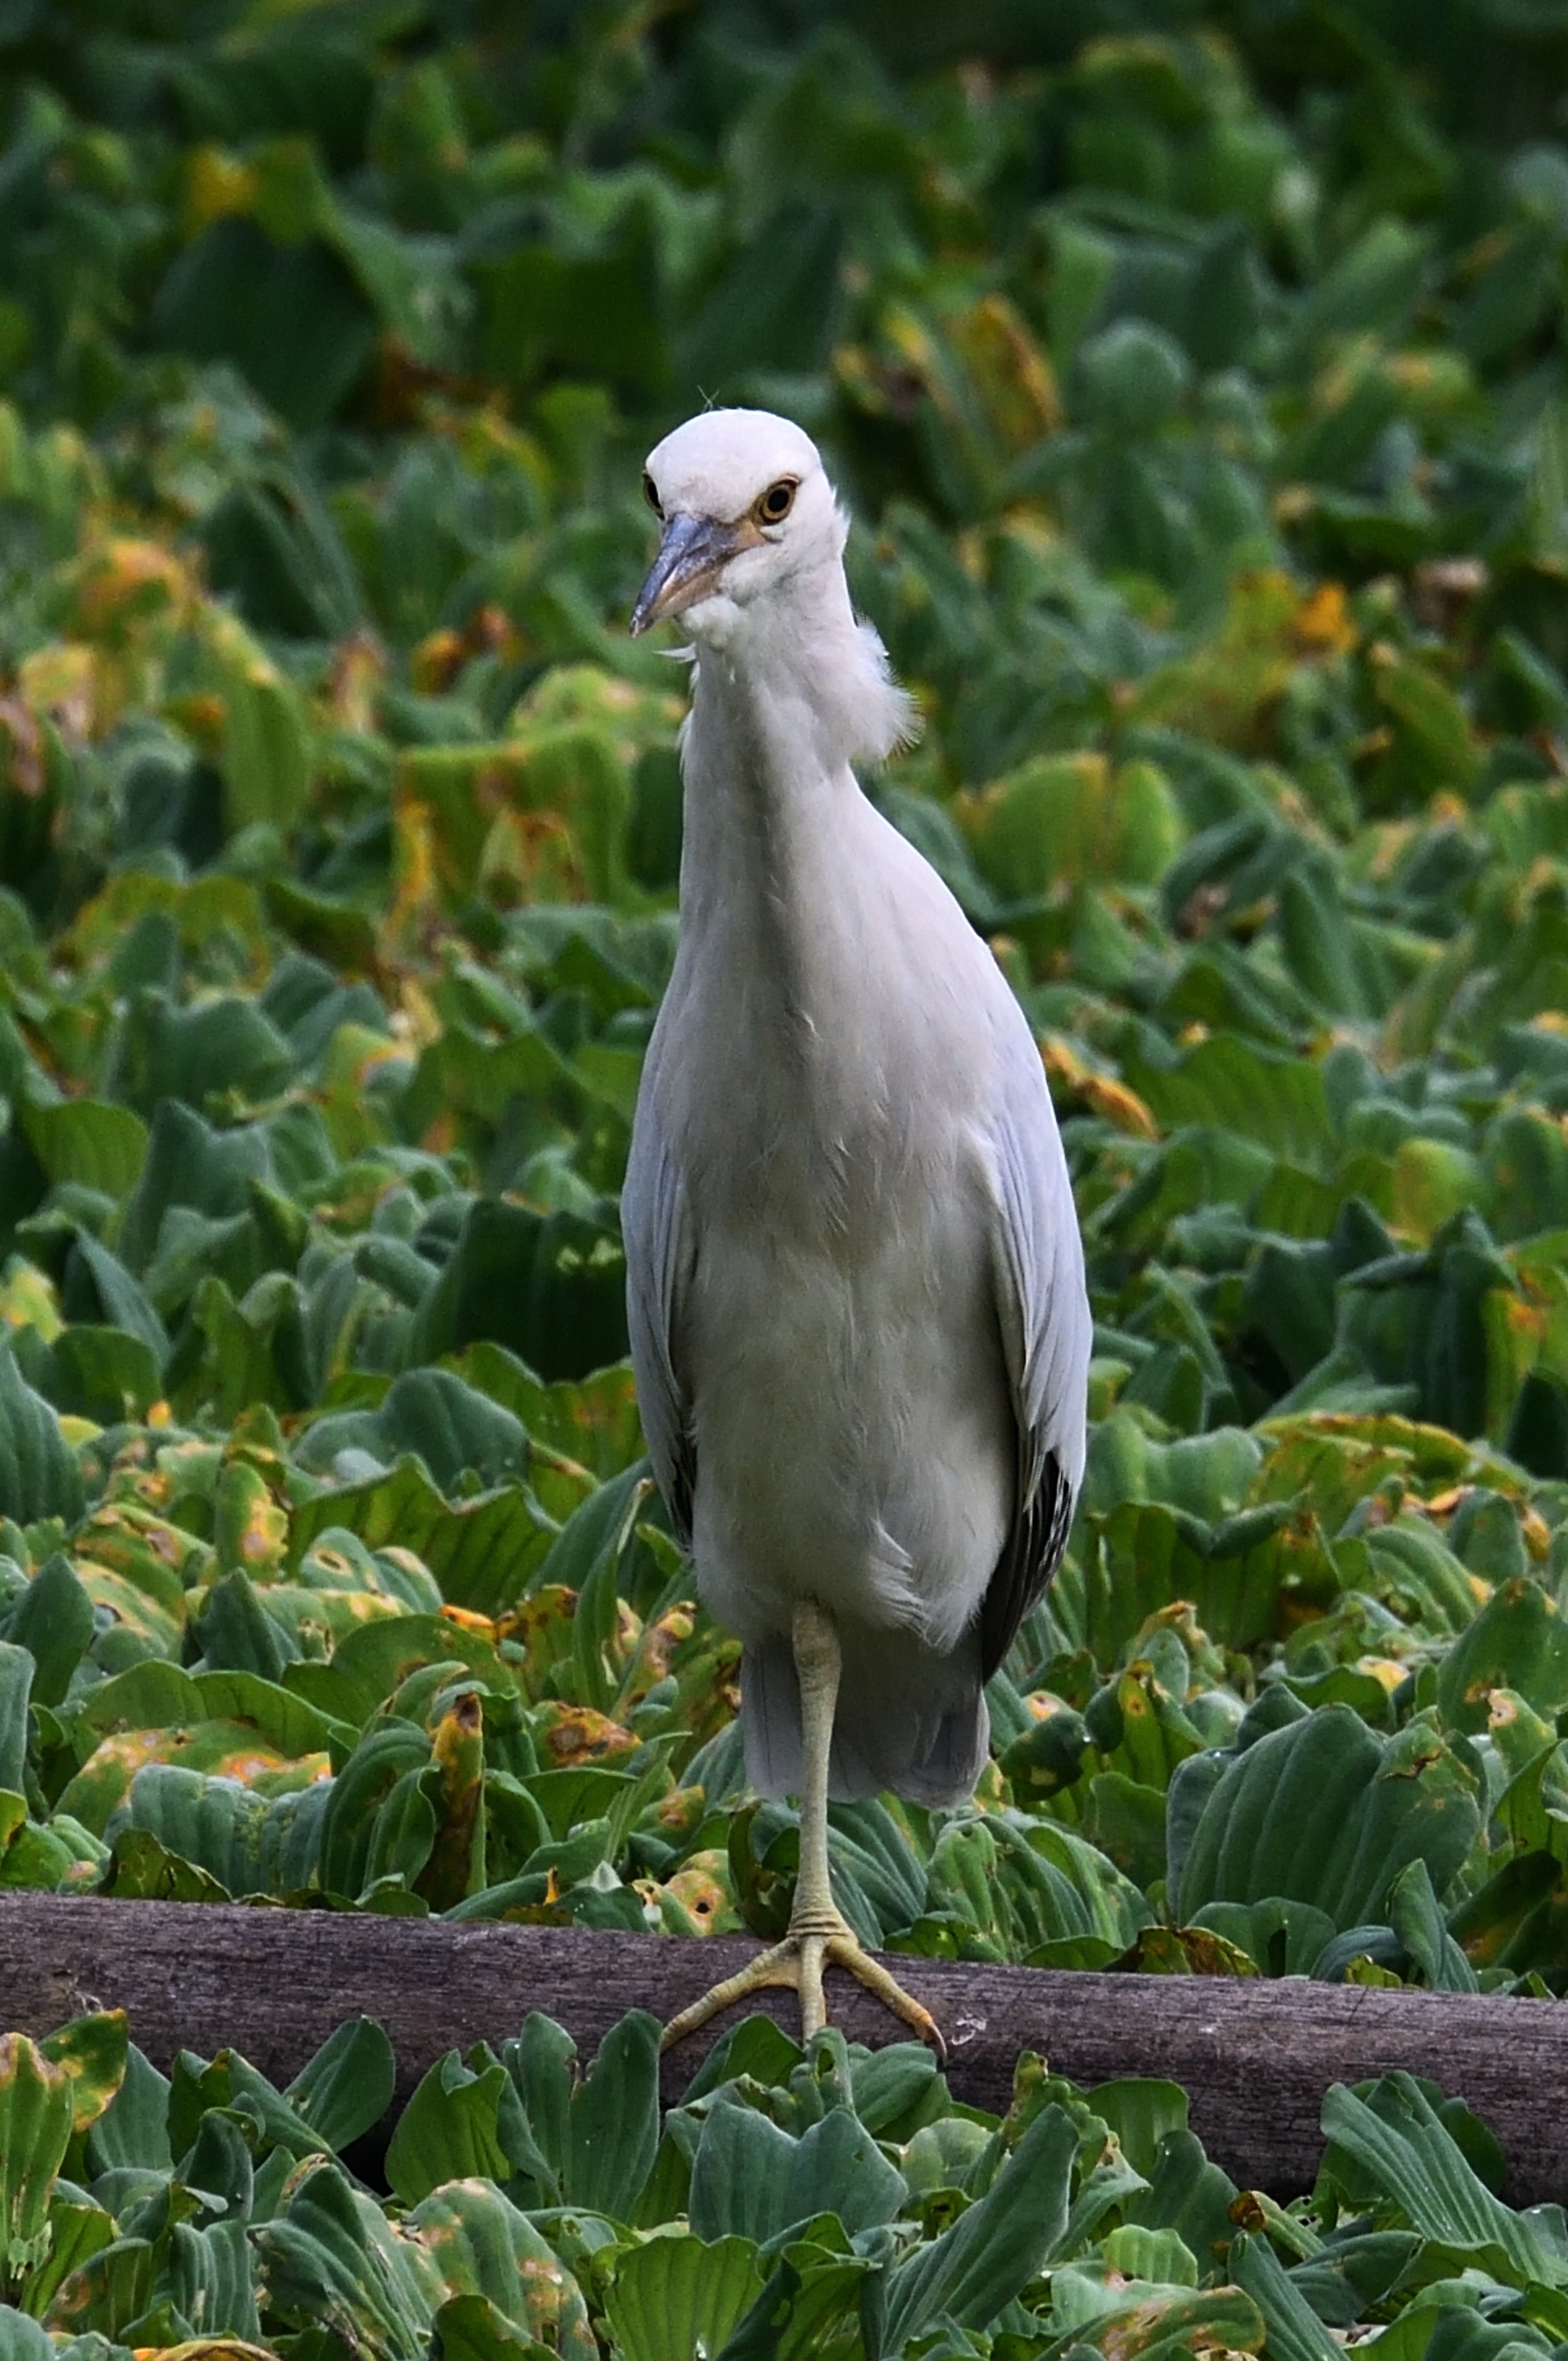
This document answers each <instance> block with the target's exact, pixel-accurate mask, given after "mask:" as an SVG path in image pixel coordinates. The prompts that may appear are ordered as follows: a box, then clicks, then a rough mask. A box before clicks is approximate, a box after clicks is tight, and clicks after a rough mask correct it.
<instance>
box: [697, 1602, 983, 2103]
mask: <svg viewBox="0 0 1568 2361" xmlns="http://www.w3.org/2000/svg"><path fill="white" fill-rule="evenodd" d="M791 1636H792V1639H793V1642H794V1646H795V1672H796V1674H797V1675H798V1676H799V1680H800V1719H801V1752H802V1772H801V1795H800V1872H799V1875H798V1876H797V1878H796V1880H795V1906H794V1908H793V1909H792V1910H791V1912H790V1916H789V1931H788V1933H787V1934H786V1935H785V1936H784V1940H783V1942H782V1943H775V1944H774V1945H773V1949H771V1950H767V1951H763V1952H762V1953H760V1954H759V1956H758V1957H757V1958H756V1959H754V1960H751V1962H750V1964H749V1965H748V1966H746V1967H744V1968H742V1969H741V1970H740V1972H739V1974H737V1975H733V1976H727V1977H726V1978H725V1980H724V1982H722V1983H718V1984H715V1985H714V1986H713V1988H712V1990H711V1991H709V1992H706V1993H704V1994H703V1996H702V1998H701V1999H700V2000H697V2001H694V2002H693V2003H692V2004H691V2006H690V2007H689V2008H684V2009H682V2011H681V2013H680V2015H678V2016H674V2017H672V2018H671V2020H670V2022H669V2024H668V2025H667V2026H665V2027H664V2032H663V2039H662V2041H661V2043H660V2047H661V2048H664V2049H668V2048H670V2046H671V2044H672V2043H674V2042H676V2041H680V2040H683V2039H684V2038H685V2036H686V2035H687V2034H688V2033H693V2032H695V2031H696V2028H697V2026H699V2025H706V2024H707V2021H708V2019H709V2017H711V2016H717V2015H718V2012H719V2010H720V2009H722V2008H728V2007H729V2005H730V2004H731V2003H732V2002H734V2001H738V2000H745V1999H747V1998H749V1997H750V1996H751V1994H752V1993H758V1992H761V1991H762V1990H763V1989H764V1987H765V1986H767V1985H769V1984H785V1985H789V1986H791V1987H793V1989H794V1990H795V1991H796V1992H797V1993H799V1994H800V2015H801V2023H802V2027H803V2030H804V2032H805V2035H806V2039H807V2040H808V2041H809V2040H810V2038H811V2037H812V2035H813V2034H814V2033H820V2031H821V2030H822V2027H823V2026H825V2025H826V2024H827V2022H828V2004H827V2001H826V1999H825V1998H824V1995H823V1991H822V1971H823V1969H824V1968H825V1967H829V1966H831V1967H839V1968H848V1970H849V1971H850V1974H851V1975H852V1976H853V1977H854V1978H855V1980H856V1982H859V1983H862V1984H864V1986H865V1987H866V1990H867V1991H868V1992H870V1993H874V1994H875V1996H876V1998H877V1999H878V2000H880V2001H881V2002H882V2003H883V2006H884V2007H886V2008H890V2009H891V2010H892V2011H893V2013H894V2015H895V2016H898V2017H902V2019H903V2020H904V2022H905V2025H907V2026H909V2027H910V2028H911V2030H912V2031H914V2032H916V2033H917V2034H918V2035H919V2036H920V2038H921V2039H922V2040H923V2041H928V2042H929V2043H930V2045H931V2047H932V2048H933V2049H935V2050H936V2052H937V2054H938V2057H939V2058H940V2057H945V2056H946V2055H947V2045H946V2044H945V2043H944V2041H943V2039H942V2036H941V2033H940V2032H939V2030H938V2026H937V2020H936V2018H935V2017H934V2016H933V2015H931V2013H930V2011H929V2009H927V2008H924V2007H922V2005H921V2004H920V2003H919V2002H918V2001H917V2000H916V1999H915V1998H914V1997H913V1996H912V1995H911V1994H910V1993H906V1992H905V1989H904V1987H903V1985H902V1984H901V1983H899V1982H897V1981H896V1979H895V1978H894V1977H893V1976H891V1975H889V1973H888V1971H887V1970H886V1969H885V1968H884V1967H883V1965H882V1963H881V1961H880V1960H873V1959H872V1955H871V1953H870V1952H869V1951H868V1950H867V1949H866V1948H865V1945H864V1944H863V1943H862V1942H861V1938H860V1937H859V1936H858V1935H857V1934H856V1933H855V1930H854V1928H853V1927H851V1926H850V1922H849V1920H848V1919H847V1918H846V1917H845V1916H844V1915H843V1912H842V1911H841V1910H840V1909H839V1906H838V1905H837V1903H836V1902H835V1901H834V1899H833V1884H832V1879H831V1876H830V1874H829V1872H828V1758H829V1755H830V1754H831V1752H832V1745H833V1712H834V1708H835V1707H836V1705H837V1704H838V1700H839V1634H838V1632H837V1631H835V1630H834V1628H833V1621H832V1618H831V1617H830V1616H829V1615H828V1613H827V1612H826V1610H825V1609H823V1608H822V1607H820V1606H819V1605H818V1603H817V1600H816V1599H815V1598H802V1599H800V1600H799V1601H797V1603H796V1606H795V1622H794V1628H793V1631H792V1634H791Z"/></svg>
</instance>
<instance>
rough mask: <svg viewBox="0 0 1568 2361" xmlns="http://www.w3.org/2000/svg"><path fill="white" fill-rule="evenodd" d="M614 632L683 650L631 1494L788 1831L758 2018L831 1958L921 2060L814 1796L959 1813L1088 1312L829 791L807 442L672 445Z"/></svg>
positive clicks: (681, 441) (967, 949)
mask: <svg viewBox="0 0 1568 2361" xmlns="http://www.w3.org/2000/svg"><path fill="white" fill-rule="evenodd" d="M643 484H644V489H645V491H646V493H647V497H648V500H649V503H650V505H651V506H652V509H653V511H654V513H655V514H656V515H657V517H658V518H659V520H660V522H661V523H662V524H663V541H662V543H661V544H660V549H659V555H658V556H657V558H656V559H655V561H654V564H653V568H652V572H651V574H650V575H649V577H648V579H647V581H646V582H645V583H644V584H643V586H642V592H641V597H640V598H639V599H638V601H637V606H636V609H635V610H634V612H633V614H632V618H631V629H632V631H646V630H647V629H648V628H649V626H650V625H651V624H653V623H656V622H658V621H660V620H662V619H663V617H665V616H672V615H679V616H680V617H681V618H682V620H683V622H684V624H685V628H686V630H687V631H689V632H690V634H691V636H692V639H693V640H694V641H695V642H696V665H695V670H694V674H693V684H692V704H691V712H690V715H689V717H688V719H687V720H686V723H685V730H683V732H682V737H681V758H682V765H683V770H684V774H685V839H684V844H683V849H682V853H681V885H680V944H679V950H678V952H677V955H676V959H675V964H674V973H673V975H672V977H671V979H670V986H669V990H668V992H667V994H665V998H664V1002H663V1007H662V1009H661V1010H660V1013H659V1018H658V1022H657V1024H656V1025H655V1027H654V1029H653V1038H652V1043H651V1045H650V1048H649V1051H648V1060H647V1064H646V1067H645V1069H644V1071H643V1076H642V1085H641V1094H640V1096H639V1098H638V1102H637V1117H636V1123H635V1126H634V1129H633V1133H632V1140H631V1155H630V1164H629V1167H628V1170H627V1175H626V1190H625V1194H624V1196H623V1198H622V1201H621V1208H622V1216H623V1220H624V1224H625V1232H626V1253H627V1268H628V1296H629V1304H630V1329H631V1356H632V1361H633V1364H634V1366H635V1368H636V1373H637V1392H638V1399H639V1400H640V1402H641V1410H642V1422H643V1426H644V1428H645V1430H646V1433H647V1437H648V1446H649V1450H650V1452H651V1454H652V1462H653V1470H654V1473H655V1475H656V1476H657V1477H658V1481H659V1488H660V1489H661V1491H662V1492H663V1497H664V1499H665V1501H666V1503H667V1505H668V1508H669V1512H670V1518H671V1521H672V1523H673V1525H674V1530H675V1532H676V1533H677V1534H678V1535H679V1537H680V1539H681V1541H682V1542H683V1543H685V1545H686V1546H687V1547H689V1549H690V1551H691V1553H692V1556H693V1560H694V1562H695V1567H696V1583H697V1588H698V1590H699V1591H700V1593H701V1595H702V1598H703V1600H704V1602H705V1603H706V1605H707V1608H708V1609H709V1610H710V1612H711V1613H712V1614H713V1615H714V1616H715V1617H716V1618H717V1619H718V1621H719V1622H720V1623H722V1624H725V1625H726V1626H728V1628H729V1630H730V1631H735V1632H737V1633H738V1634H739V1635H740V1639H741V1641H742V1642H743V1643H744V1656H743V1660H742V1664H741V1703H742V1721H743V1725H744V1730H745V1743H746V1769H747V1774H748V1776H749V1778H750V1779H751V1784H753V1785H754V1786H755V1787H757V1788H759V1789H760V1790H762V1792H763V1793H766V1794H773V1795H779V1794H784V1793H786V1792H787V1793H798V1795H800V1798H801V1833H800V1875H799V1882H798V1884H797V1887H796V1893H795V1909H794V1914H793V1916H792V1917H791V1921H790V1927H789V1932H788V1934H787V1936H786V1937H785V1938H784V1942H783V1943H781V1944H778V1945H777V1946H775V1947H774V1949H772V1950H770V1951H765V1952H763V1953H762V1955H761V1956H760V1957H759V1958H758V1959H757V1960H754V1961H753V1962H752V1963H751V1967H750V1968H749V1969H748V1970H746V1971H743V1972H742V1974H740V1976H736V1977H731V1978H730V1979H729V1981H728V1982H725V1983H723V1984H720V1985H718V1986H717V1987H716V1988H715V1989H714V1990H713V1991H712V1992H710V1993H707V1995H706V1997H705V1998H704V1999H703V2000H701V2001H699V2002H697V2003H696V2005H695V2006H694V2007H692V2008H689V2009H686V2010H685V2011H684V2012H683V2013H682V2015H679V2016H678V2017H676V2018H675V2019H674V2022H673V2023H672V2024H671V2026H669V2028H668V2030H667V2032H666V2035H665V2040H666V2042H669V2041H671V2040H674V2039H677V2038H679V2037H680V2036H681V2035H683V2034H685V2033H687V2032H690V2031H691V2030H692V2029H693V2027H694V2026H696V2025H700V2024H702V2023H703V2022H705V2021H706V2019H707V2017H709V2016H711V2015H713V2014H714V2012H715V2011H716V2010H717V2009H718V2008H721V2007H724V2006H725V2005H727V2004H729V2002H731V2001H733V2000H738V1999H740V1998H741V1997H742V1996H743V1995H744V1994H746V1993H751V1992H754V1991H756V1990H758V1989H759V1988H760V1987H761V1986H762V1985H764V1984H776V1983H784V1984H790V1985H793V1986H794V1987H795V1989H796V1990H797V1991H798V1992H799V1994H800V2002H801V2011H802V2015H803V2017H804V2020H805V2026H806V2033H807V2034H808V2035H809V2034H811V2033H813V2032H815V2031H816V2030H817V2028H818V2027H819V2026H821V2025H822V2024H823V2023H824V2022H825V2018H826V2008H825V2005H824V2001H823V1992H822V1972H823V1968H824V1966H825V1965H826V1964H828V1963H830V1962H835V1963H837V1964H839V1965H840V1966H842V1967H845V1968H848V1969H849V1970H850V1972H851V1974H853V1975H855V1976H857V1977H858V1978H859V1979H860V1981H861V1982H862V1983H863V1984H865V1985H867V1986H868V1987H869V1988H870V1989H871V1990H872V1992H873V1993H877V1994H878V1995H879V1996H880V1997H881V1998H882V1999H883V2001H885V2002H886V2003H887V2004H888V2005H889V2006H890V2007H891V2008H893V2009H894V2010H895V2011H896V2012H897V2014H898V2015H900V2016H901V2017H903V2018H904V2019H905V2022H906V2023H908V2024H910V2025H911V2026H914V2027H915V2028H916V2030H917V2031H918V2032H920V2033H921V2034H923V2035H924V2036H925V2037H927V2038H928V2039H930V2040H932V2041H934V2042H936V2044H937V2046H938V2048H939V2047H940V2037H939V2035H938V2032H937V2029H936V2026H935V2025H934V2023H933V2021H932V2019H931V2017H930V2015H928V2013H927V2011H926V2010H925V2009H924V2008H922V2007H921V2005H920V2004H919V2003H918V2002H917V2001H915V2000H913V1999H912V1998H911V1997H910V1996H909V1994H908V1993H905V1992H904V1991H903V1990H902V1988H901V1987H900V1986H899V1985H898V1984H897V1983H896V1982H894V1979H893V1978H892V1977H891V1976H890V1975H889V1974H888V1973H887V1971H886V1970H885V1969H883V1968H882V1967H881V1966H880V1965H879V1964H878V1963H877V1962H876V1961H875V1960H873V1959H872V1957H871V1956H870V1954H869V1953H868V1952H867V1951H866V1950H865V1949H863V1947H862V1946H861V1943H860V1941H859V1940H858V1939H857V1938H856V1937H855V1935H854V1933H853V1932H852V1930H851V1929H850V1926H849V1924H848V1922H847V1921H846V1920H845V1919H844V1917H843V1916H841V1915H840V1913H839V1910H838V1909H837V1907H836V1906H835V1905H834V1901H833V1896H832V1891H831V1887H830V1883H829V1879H828V1799H829V1797H832V1798H835V1799H847V1798H851V1797H855V1796H863V1795H873V1794H875V1793H876V1792H877V1790H878V1789H881V1788H891V1789H892V1790H893V1791H894V1793H895V1794H897V1795H905V1796H908V1797H911V1798H912V1799H914V1800H915V1801H916V1802H917V1803H920V1804H925V1805H942V1804H954V1803H959V1802H961V1801H962V1800H963V1799H964V1798H965V1797H967V1796H968V1795H970V1793H971V1792H972V1790H973V1787H974V1783H975V1780H976V1778H977V1777H978V1775H979V1773H980V1770H981V1764H982V1763H984V1761H985V1755H986V1747H987V1741H988V1737H989V1725H988V1719H987V1714H986V1708H985V1700H984V1696H983V1693H982V1684H983V1683H984V1682H985V1681H986V1680H987V1679H988V1678H989V1676H990V1675H991V1674H992V1672H993V1671H994V1670H995V1669H996V1667H997V1665H999V1664H1001V1662H1002V1659H1003V1655H1004V1654H1005V1653H1006V1651H1007V1648H1008V1646H1009V1644H1010V1643H1011V1642H1012V1640H1013V1637H1014V1633H1015V1632H1016V1631H1017V1629H1018V1625H1019V1622H1020V1620H1022V1618H1023V1617H1024V1616H1025V1614H1027V1612H1028V1611H1029V1609H1030V1608H1031V1607H1032V1606H1033V1605H1034V1604H1035V1603H1036V1600H1037V1599H1038V1598H1039V1597H1040V1595H1041V1593H1042V1591H1043V1590H1044V1588H1045V1587H1046V1584H1047V1581H1048V1580H1049V1578H1050V1576H1051V1573H1052V1570H1053V1569H1054V1567H1055V1565H1056V1563H1057V1560H1058V1557H1059V1556H1060V1554H1061V1551H1062V1547H1063V1543H1064V1542H1065V1540H1066V1537H1067V1529H1068V1523H1069V1518H1070V1515H1071V1512H1072V1503H1073V1499H1074V1495H1075V1494H1076V1492H1077V1490H1078V1487H1079V1484H1080V1479H1081V1477H1082V1473H1083V1456H1084V1415H1085V1409H1084V1405H1085V1389H1086V1381H1087V1369H1088V1362H1089V1346H1090V1315H1089V1305H1088V1300H1087V1297H1086V1295H1085V1291H1084V1279H1083V1251H1082V1246H1081V1244H1080V1236H1079V1228H1078V1221H1077V1217H1076V1214H1075V1213H1074V1210H1073V1202H1072V1191H1071V1189H1070V1186H1069V1180H1068V1172H1067V1164H1066V1159H1065V1158H1064V1157H1063V1154H1062V1147H1061V1141H1060V1138H1059V1137H1058V1132H1057V1126H1056V1118H1055V1116H1054V1115H1053V1114H1052V1111H1051V1103H1050V1097H1049V1093H1048V1092H1047V1088H1046V1081H1045V1074H1044V1070H1043V1068H1042V1065H1041V1060H1040V1055H1039V1051H1038V1049H1036V1044H1035V1041H1034V1038H1033V1037H1032V1035H1031V1033H1030V1029H1029V1027H1028V1024H1027V1022H1026V1020H1025V1016H1024V1014H1023V1011H1022V1010H1021V1008H1020V1007H1019V1005H1018V1003H1017V1001H1016V1000H1015V999H1014V995H1013V994H1012V992H1011V991H1010V990H1009V988H1008V985H1007V983H1006V982H1005V980H1004V979H1003V975H1002V972H1001V971H1000V970H999V968H998V967H997V965H996V962H995V961H994V959H993V958H992V953H991V951H990V950H988V948H987V947H986V945H985V944H984V943H983V942H982V941H981V939H980V937H979V936H978V935H977V934H976V933H975V932H974V930H973V928H971V927H970V924H969V922H968V920H967V919H966V918H965V917H964V915H963V912H962V911H961V910H960V908H959V905H958V903H957V902H956V901H955V900H954V898H953V896H952V895H951V894H950V893H949V892H948V888H947V886H946V885H945V884H943V883H942V881H941V880H940V878H939V877H938V875H937V873H936V872H935V870H933V869H932V868H931V867H930V866H929V865H928V863H927V862H926V861H924V860H923V859H922V858H921V856H920V854H919V853H918V852H916V851H915V850H914V848H913V846H911V845H910V844H909V843H908V842H907V841H906V840H905V838H904V837H902V836H901V835H900V834H899V833H898V831H897V830H896V829H894V828H893V827H892V826H890V824H889V823H888V822H887V821H886V820H885V819H884V818H883V817H882V815H881V814H880V813H879V812H878V811H877V810H876V809H875V807H874V806H873V805H872V804H871V803H870V802H868V800H867V798H866V797H865V796H864V795H862V793H861V789H860V787H859V785H857V784H856V781H855V777H854V774H853V772H852V771H851V769H850V764H851V763H853V762H855V761H856V760H857V759H859V760H862V761H870V762H876V761H879V760H880V759H881V758H883V756H885V755H886V754H888V753H889V752H891V751H892V750H893V748H894V746H896V745H897V744H898V743H899V741H901V740H902V739H904V738H905V736H906V735H907V734H908V732H909V730H910V724H911V707H910V703H909V700H908V698H907V697H905V694H904V692H903V691H902V690H901V689H900V688H898V687H897V686H895V684H894V681H893V680H892V678H891V677H890V675H889V672H888V665H887V659H886V656H885V655H884V653H883V647H882V643H881V642H880V641H879V640H878V638H877V636H876V634H875V632H874V631H872V630H871V629H870V628H869V626H867V625H865V624H863V623H857V621H856V620H855V616H854V612H853V610H852V609H851V607H850V593H849V587H848V585H847V583H846V581H845V578H844V567H843V549H844V541H845V535H846V531H847V527H846V522H845V519H844V517H843V515H842V513H841V511H839V507H838V504H837V502H836V500H835V498H834V493H833V489H832V486H831V485H830V484H829V483H828V478H827V477H826V475H825V474H824V472H823V468H822V463H821V460H820V458H819V456H818V455H817V448H816V446H815V445H814V444H813V443H812V442H811V441H810V440H809V439H808V438H807V436H806V435H805V434H803V433H802V432H801V430H800V429H799V427H797V426H795V425H793V424H791V423H790V422H789V421H788V420H787V419H784V418H775V417H773V416H771V415H770V414H769V413H768V412H764V411H749V410H718V411H711V412H707V414H706V415H704V416H702V417H699V418H694V419H691V420H689V421H688V423H686V424H685V425H684V426H681V427H677V428H676V430H675V432H674V434H669V435H667V436H666V437H665V439H664V440H663V442H662V443H661V444H660V445H659V446H658V448H657V449H656V450H655V451H653V452H652V454H651V455H650V457H649V460H648V468H647V474H646V476H645V477H644V479H643Z"/></svg>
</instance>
